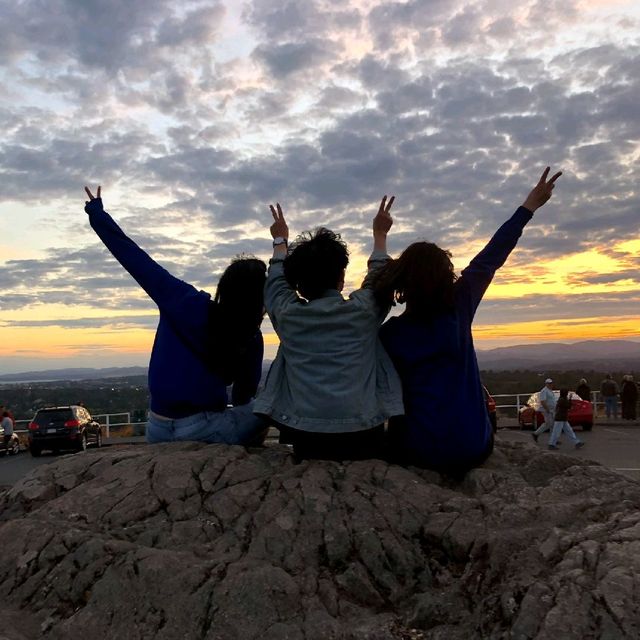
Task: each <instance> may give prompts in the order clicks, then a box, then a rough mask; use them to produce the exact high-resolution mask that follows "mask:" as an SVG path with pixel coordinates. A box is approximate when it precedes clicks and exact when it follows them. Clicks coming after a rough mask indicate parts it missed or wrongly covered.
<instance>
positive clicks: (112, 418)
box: [15, 391, 604, 438]
mask: <svg viewBox="0 0 640 640" xmlns="http://www.w3.org/2000/svg"><path fill="white" fill-rule="evenodd" d="M534 393H536V392H535V391H530V392H528V393H498V394H495V395H493V394H492V397H493V399H494V400H495V401H496V410H497V411H499V412H500V414H501V415H503V414H505V413H506V414H511V413H513V415H512V416H511V417H514V418H517V417H518V413H519V412H520V409H521V408H522V407H524V406H526V404H527V401H528V400H529V398H530V397H531V396H532V395H533V394H534ZM502 398H508V399H512V400H513V401H512V402H510V403H508V402H505V403H501V402H499V399H502ZM599 398H600V392H599V391H592V392H591V404H592V405H593V413H594V415H598V409H599V407H604V402H603V401H602V400H600V399H599ZM514 410H515V411H514ZM123 417H124V420H123V419H122V418H123ZM93 418H94V419H95V420H97V421H98V422H99V423H100V425H101V426H103V427H104V429H105V433H104V435H105V437H106V438H109V437H111V428H112V427H128V426H130V425H131V412H130V411H122V412H120V413H99V414H96V415H94V416H93ZM29 422H31V421H30V420H16V428H15V431H16V433H28V431H29V430H28V429H27V428H26V427H27V425H28V424H29ZM21 424H24V427H25V428H22V429H21V428H20V427H19V425H21Z"/></svg>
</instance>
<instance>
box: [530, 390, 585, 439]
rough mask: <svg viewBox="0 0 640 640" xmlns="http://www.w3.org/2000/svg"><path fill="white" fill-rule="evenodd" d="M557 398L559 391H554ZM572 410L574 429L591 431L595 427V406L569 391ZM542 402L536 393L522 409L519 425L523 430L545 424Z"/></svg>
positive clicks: (570, 421) (570, 416)
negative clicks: (580, 428)
mask: <svg viewBox="0 0 640 640" xmlns="http://www.w3.org/2000/svg"><path fill="white" fill-rule="evenodd" d="M553 393H555V395H556V398H558V397H559V396H560V392H559V391H554V392H553ZM569 400H571V409H569V424H570V425H571V426H572V427H582V430H583V431H591V429H592V427H593V405H592V404H591V403H590V402H589V401H588V400H583V399H582V398H581V397H580V396H579V395H578V394H577V393H575V392H574V391H569ZM541 408H542V407H541V405H540V400H539V398H538V394H537V393H534V394H533V395H532V396H531V397H530V398H529V400H528V401H527V404H526V405H525V406H524V407H521V409H520V413H519V414H518V423H519V424H520V428H521V429H537V428H538V427H539V426H540V425H541V424H542V423H543V422H544V417H543V415H542V412H541V411H540V409H541Z"/></svg>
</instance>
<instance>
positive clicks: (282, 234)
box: [269, 202, 289, 240]
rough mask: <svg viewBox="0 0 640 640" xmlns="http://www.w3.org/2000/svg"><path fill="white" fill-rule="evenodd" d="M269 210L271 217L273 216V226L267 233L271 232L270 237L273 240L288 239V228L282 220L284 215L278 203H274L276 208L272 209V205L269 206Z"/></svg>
mask: <svg viewBox="0 0 640 640" xmlns="http://www.w3.org/2000/svg"><path fill="white" fill-rule="evenodd" d="M269 209H271V215H272V216H273V224H272V225H271V227H269V231H271V237H272V238H273V239H274V240H275V239H276V238H284V239H285V240H288V239H289V227H288V226H287V222H286V221H285V219H284V214H283V213H282V207H281V206H280V203H279V202H276V206H275V207H274V206H273V205H272V204H270V205H269Z"/></svg>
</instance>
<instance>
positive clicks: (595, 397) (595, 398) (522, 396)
mask: <svg viewBox="0 0 640 640" xmlns="http://www.w3.org/2000/svg"><path fill="white" fill-rule="evenodd" d="M534 393H537V392H535V391H532V392H529V393H497V394H491V397H492V398H493V399H494V400H495V401H496V410H497V411H500V410H501V409H502V410H505V413H511V411H510V410H512V409H515V415H514V416H513V417H517V416H518V413H520V409H521V408H522V407H525V406H527V401H528V400H529V398H530V397H531V396H532V395H533V394H534ZM499 398H513V399H514V400H515V404H514V403H510V404H508V403H507V404H501V403H500V402H499V401H498V399H499ZM599 398H600V392H599V391H592V392H591V404H592V405H593V414H594V415H598V409H599V407H602V408H603V407H604V402H603V401H602V400H600V399H599Z"/></svg>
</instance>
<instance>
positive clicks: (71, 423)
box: [64, 420, 80, 429]
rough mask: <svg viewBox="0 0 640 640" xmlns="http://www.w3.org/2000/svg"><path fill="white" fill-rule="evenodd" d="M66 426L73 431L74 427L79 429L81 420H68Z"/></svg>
mask: <svg viewBox="0 0 640 640" xmlns="http://www.w3.org/2000/svg"><path fill="white" fill-rule="evenodd" d="M64 426H65V427H67V428H69V429H73V428H74V427H79V426H80V420H67V421H66V422H65V423H64Z"/></svg>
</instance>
